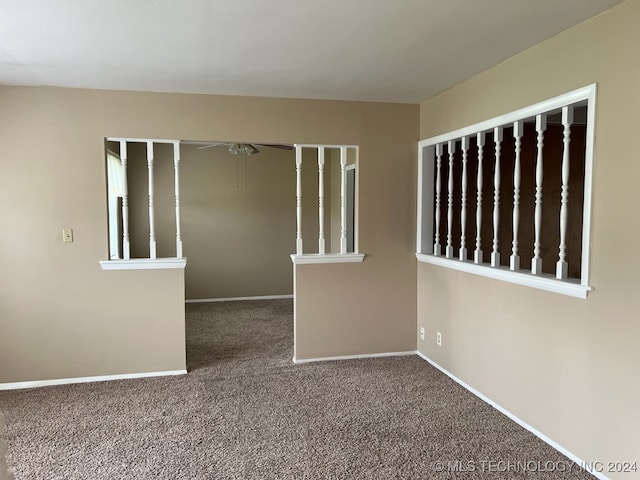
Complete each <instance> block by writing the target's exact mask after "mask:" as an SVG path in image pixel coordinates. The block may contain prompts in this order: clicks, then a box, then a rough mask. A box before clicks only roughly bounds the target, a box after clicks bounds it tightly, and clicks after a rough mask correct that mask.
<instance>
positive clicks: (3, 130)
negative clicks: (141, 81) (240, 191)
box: [0, 86, 419, 383]
mask: <svg viewBox="0 0 640 480" xmlns="http://www.w3.org/2000/svg"><path fill="white" fill-rule="evenodd" d="M418 117H419V108H418V106H415V105H414V106H410V105H387V104H368V103H358V102H331V101H311V100H309V101H306V100H305V101H303V100H289V99H266V98H245V97H219V96H203V95H174V94H154V93H137V92H112V91H96V90H79V89H59V88H29V87H8V86H1V87H0V143H1V144H2V145H3V154H2V156H1V157H0V158H1V162H2V166H3V170H4V172H5V174H4V175H2V176H0V206H1V207H0V208H1V211H0V230H1V231H3V232H5V234H3V235H2V240H0V248H1V249H2V254H1V255H0V262H1V265H0V268H1V270H2V279H3V281H2V289H0V312H1V315H0V332H1V333H0V383H6V382H18V381H28V380H46V379H53V378H68V377H79V376H92V375H109V374H119V373H132V372H145V371H164V370H178V369H181V368H184V364H185V350H184V306H183V300H184V272H183V271H180V270H166V271H161V270H154V271H108V272H107V271H102V270H101V269H100V266H99V264H98V262H99V261H100V260H105V259H107V255H108V252H107V249H108V242H107V207H106V188H105V164H104V137H106V136H125V137H142V138H177V139H188V140H192V139H196V140H197V139H211V138H213V139H238V140H241V141H242V140H245V139H246V140H249V141H255V142H261V143H262V142H264V143H326V144H360V145H361V155H360V166H361V185H363V186H362V188H361V190H360V201H361V202H362V205H361V217H360V218H361V247H362V248H361V249H362V251H365V252H366V253H368V254H369V255H370V257H369V258H368V259H367V260H365V263H364V264H361V265H349V266H348V267H347V268H348V270H349V275H345V276H340V274H341V272H342V270H344V267H341V266H315V265H312V266H308V267H306V268H305V269H304V271H303V272H300V273H299V274H298V282H299V284H298V291H299V292H300V294H301V296H302V301H301V302H299V303H298V304H297V308H298V311H297V314H298V318H299V319H301V320H303V321H304V322H303V323H302V324H301V325H300V327H299V329H298V333H299V335H302V336H303V337H304V338H305V342H306V343H301V350H300V353H301V354H303V355H305V354H306V355H307V356H311V355H313V356H316V355H319V354H330V353H338V354H349V353H361V352H364V351H381V350H397V349H402V350H408V349H412V348H415V335H414V333H415V332H414V330H415V304H416V302H415V282H416V278H415V264H414V263H413V262H414V260H413V258H412V254H411V252H412V250H413V241H412V238H413V233H412V229H413V228H414V223H415V222H414V219H413V217H414V215H413V211H412V210H413V207H412V206H411V205H413V201H412V195H413V194H412V192H413V191H414V186H413V184H414V179H413V177H412V173H413V170H414V163H415V141H416V140H417V138H418ZM389 177H391V181H389ZM365 184H367V185H368V186H366V187H365V186H364V185H365ZM182 186H183V189H187V188H188V185H186V184H183V185H182ZM292 201H293V199H292ZM365 205H366V206H365ZM62 227H72V228H73V229H74V234H75V242H74V243H72V244H63V243H62V240H61V229H62ZM7 232H10V234H7ZM309 235H311V234H309ZM365 239H366V240H365ZM185 242H186V240H185ZM307 242H310V243H313V240H312V239H309V238H308V237H307ZM387 265H389V266H391V267H392V270H391V273H390V274H388V273H387V270H386V266H387ZM316 267H317V269H316ZM290 268H292V267H290ZM354 285H355V286H356V290H357V291H358V293H357V295H356V296H354V297H349V298H347V297H345V296H344V295H342V294H341V292H342V291H343V290H346V289H347V288H349V289H351V288H352V287H353V286H354ZM307 286H309V287H313V291H309V290H308V288H307ZM333 288H339V289H340V292H338V294H337V296H336V297H335V299H333V298H328V297H327V292H328V291H330V290H331V289H333ZM365 297H366V299H367V300H369V299H370V298H376V299H379V300H376V301H375V302H373V305H375V304H379V305H384V308H380V309H375V308H372V304H371V302H367V306H365V307H364V311H365V312H366V314H365V315H361V314H360V313H359V312H362V311H363V309H362V305H361V304H362V301H363V299H364V298H365ZM327 303H329V305H328V307H327V312H328V314H330V315H331V317H332V319H331V321H329V322H328V321H326V315H319V312H320V310H319V308H324V307H325V306H326V305H327ZM334 305H336V306H342V307H344V308H341V309H339V310H335V307H334ZM315 322H322V323H315ZM341 325H346V326H348V327H349V329H350V330H349V331H345V330H344V329H343V328H342V326H341ZM310 328H311V329H312V331H311V333H309V332H308V331H307V330H308V329H310ZM318 332H319V334H318ZM362 332H365V333H362ZM345 334H346V335H347V336H345ZM338 336H340V337H341V340H340V342H338V343H336V341H334V340H333V339H334V338H336V337H338ZM350 338H351V339H353V343H352V342H351V341H350V340H349V339H350ZM304 348H306V349H308V354H307V353H306V350H304Z"/></svg>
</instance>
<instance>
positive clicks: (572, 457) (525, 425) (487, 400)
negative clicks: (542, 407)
mask: <svg viewBox="0 0 640 480" xmlns="http://www.w3.org/2000/svg"><path fill="white" fill-rule="evenodd" d="M416 354H417V355H418V356H419V357H420V358H422V359H423V360H425V361H426V362H428V363H429V364H430V365H431V366H432V367H434V368H436V369H438V370H440V372H442V373H443V374H445V375H446V376H447V377H449V378H450V379H451V380H453V381H454V382H456V383H457V384H458V385H460V386H461V387H463V388H465V389H466V390H468V391H469V392H470V393H472V394H473V395H475V396H476V397H478V398H479V399H480V400H482V401H483V402H485V403H487V404H489V405H490V406H492V407H493V408H495V409H496V410H498V411H499V412H500V413H502V414H503V415H505V416H506V417H508V418H509V419H510V420H512V421H514V422H515V423H517V424H518V425H520V426H521V427H522V428H524V429H525V430H528V431H529V432H531V433H533V434H534V435H535V436H536V437H538V438H539V439H540V440H542V441H543V442H545V443H546V444H547V445H549V446H550V447H551V448H554V449H555V450H557V451H558V452H560V453H561V454H563V455H564V456H565V457H567V458H569V459H570V460H572V461H574V462H575V463H577V464H578V465H579V466H580V467H582V468H583V469H584V470H585V471H587V472H589V473H590V474H592V475H593V476H595V477H596V478H599V479H601V480H609V479H608V477H606V476H605V475H604V474H603V473H601V472H598V471H595V470H592V469H590V468H589V463H588V462H585V461H584V460H582V459H581V458H579V457H578V456H577V455H574V454H573V453H571V452H570V451H569V450H567V449H566V448H564V447H563V446H562V445H559V444H558V443H556V442H554V441H553V440H551V439H550V438H549V437H547V436H546V435H545V434H544V433H542V432H540V431H539V430H537V429H535V428H534V427H532V426H531V425H529V424H528V423H527V422H525V421H524V420H522V419H520V418H518V417H516V416H515V415H514V414H513V413H511V412H510V411H508V410H507V409H505V408H504V407H502V406H500V405H498V404H497V403H496V402H494V401H493V400H491V399H490V398H489V397H487V396H486V395H484V394H482V393H480V392H479V391H478V390H476V389H475V388H473V387H472V386H470V385H468V384H467V383H465V382H463V381H462V380H460V379H459V378H458V377H456V376H455V375H454V374H452V373H451V372H449V371H448V370H446V369H445V368H444V367H442V366H440V365H438V364H437V363H436V362H434V361H433V360H431V359H430V358H429V357H427V356H426V355H425V354H423V353H422V352H420V351H417V352H416Z"/></svg>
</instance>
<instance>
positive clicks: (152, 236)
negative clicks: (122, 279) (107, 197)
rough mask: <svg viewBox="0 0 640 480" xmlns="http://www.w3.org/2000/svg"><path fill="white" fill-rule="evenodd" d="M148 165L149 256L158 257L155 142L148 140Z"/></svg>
mask: <svg viewBox="0 0 640 480" xmlns="http://www.w3.org/2000/svg"><path fill="white" fill-rule="evenodd" d="M147 166H148V168H149V258H156V227H155V213H154V208H153V142H147Z"/></svg>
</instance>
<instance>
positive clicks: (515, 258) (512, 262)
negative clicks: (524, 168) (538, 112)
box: [509, 120, 524, 270]
mask: <svg viewBox="0 0 640 480" xmlns="http://www.w3.org/2000/svg"><path fill="white" fill-rule="evenodd" d="M522 128H523V123H522V121H520V120H518V121H516V122H514V123H513V138H514V141H515V146H514V148H515V159H514V164H513V241H512V242H511V257H509V269H510V270H520V255H518V228H519V224H520V181H521V176H522V172H521V167H520V151H521V150H522V135H523V133H524V132H523V130H522Z"/></svg>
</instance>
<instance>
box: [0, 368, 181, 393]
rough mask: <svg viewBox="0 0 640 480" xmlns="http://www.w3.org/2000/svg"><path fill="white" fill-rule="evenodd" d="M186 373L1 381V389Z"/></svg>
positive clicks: (126, 374)
mask: <svg viewBox="0 0 640 480" xmlns="http://www.w3.org/2000/svg"><path fill="white" fill-rule="evenodd" d="M186 373H187V371H186V370H170V371H167V372H143V373H123V374H119V375H102V376H97V377H75V378H57V379H54V380H36V381H32V382H15V383H0V390H19V389H23V388H38V387H49V386H52V385H69V384H72V383H88V382H105V381H110V380H129V379H132V378H148V377H167V376H171V375H185V374H186Z"/></svg>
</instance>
